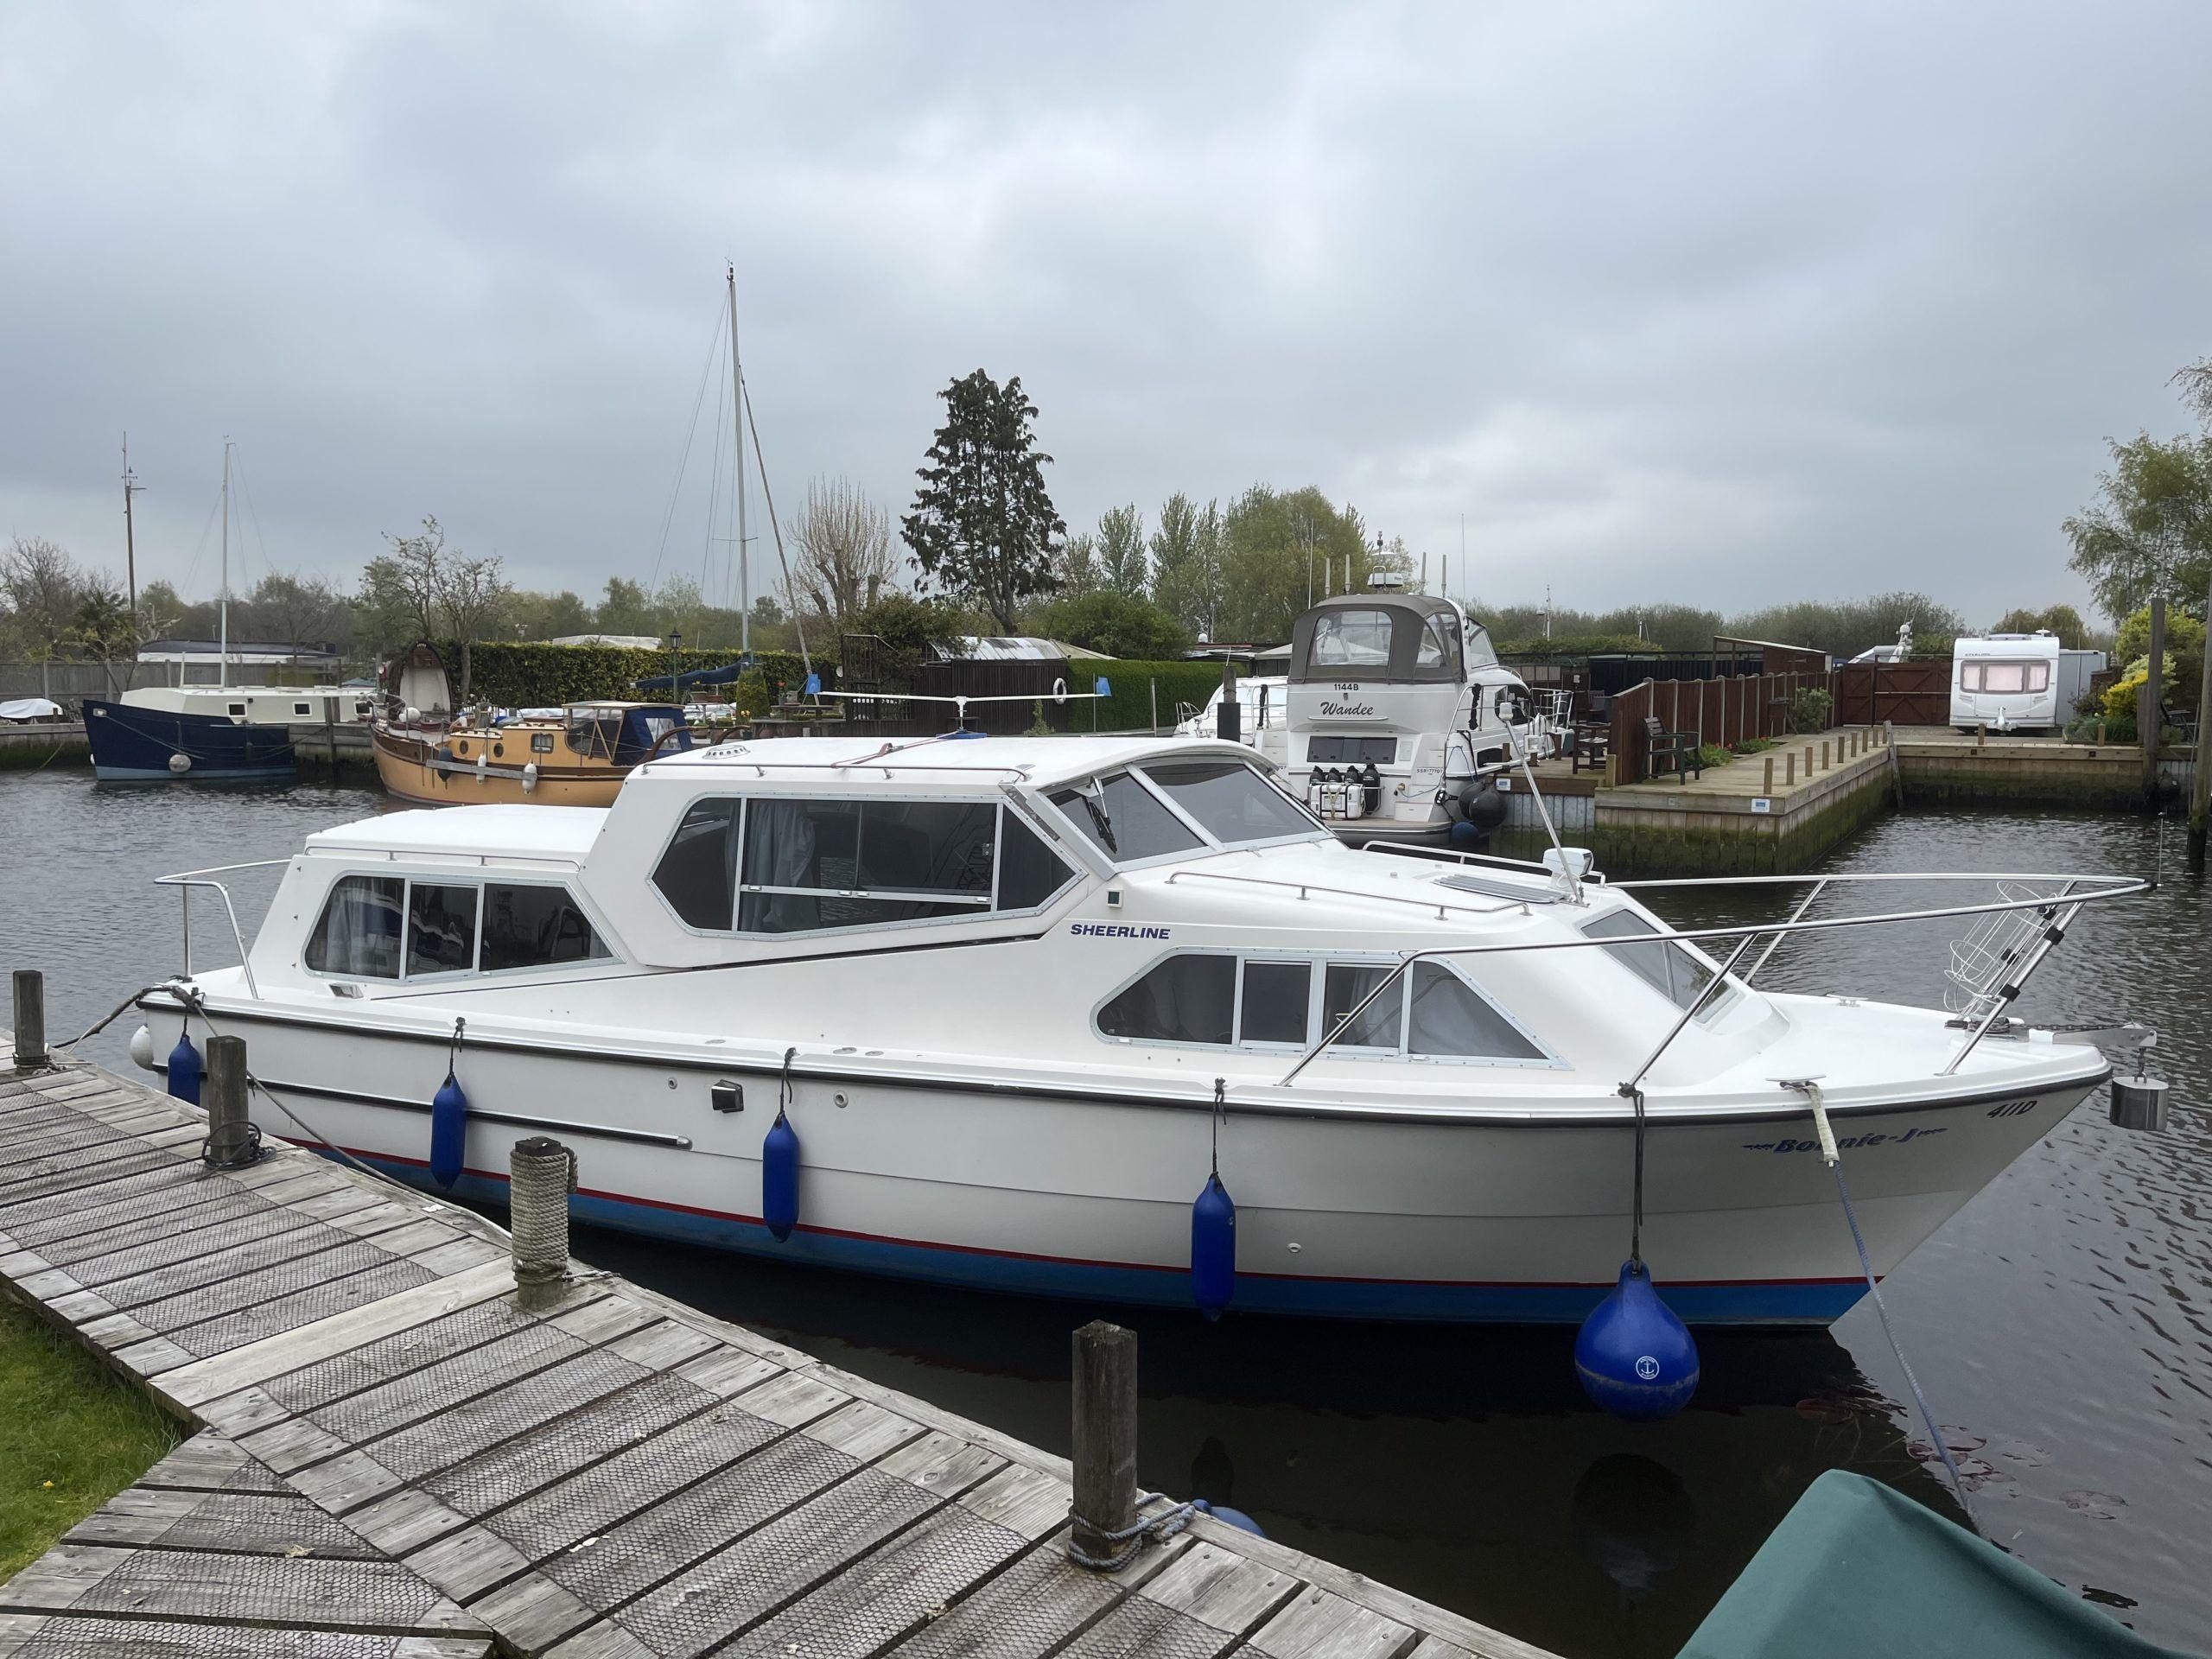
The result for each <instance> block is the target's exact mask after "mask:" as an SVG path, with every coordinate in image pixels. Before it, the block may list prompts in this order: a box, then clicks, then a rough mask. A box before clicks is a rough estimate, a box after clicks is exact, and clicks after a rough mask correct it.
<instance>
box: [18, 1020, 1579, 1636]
mask: <svg viewBox="0 0 2212 1659" xmlns="http://www.w3.org/2000/svg"><path fill="white" fill-rule="evenodd" d="M34 988H35V987H34ZM24 989H25V988H23V987H21V986H19V993H18V998H17V1009H18V1014H17V1027H18V1028H19V1031H20V1032H21V1036H20V1038H18V1039H16V1040H15V1046H14V1049H13V1052H10V1054H9V1056H8V1058H7V1060H6V1062H5V1063H4V1064H0V1289H4V1290H5V1291H6V1292H7V1293H8V1294H11V1295H13V1296H14V1297H16V1299H17V1300H22V1301H23V1302H25V1303H27V1304H28V1305H29V1306H32V1307H34V1308H35V1309H37V1310H39V1311H40V1312H41V1313H43V1314H44V1315H45V1317H47V1318H48V1319H50V1320H52V1321H54V1323H56V1324H58V1325H61V1326H63V1327H65V1328H67V1329H68V1330H70V1331H72V1332H74V1333H75V1334H76V1335H77V1336H78V1337H79V1338H81V1339H82V1340H83V1341H85V1342H86V1343H87V1344H91V1345H92V1346H93V1347H95V1348H96V1349H97V1350H98V1351H100V1352H101V1353H103V1354H104V1355H105V1357H107V1358H108V1359H109V1360H110V1361H111V1363H113V1364H114V1365H116V1366H117V1367H118V1368H119V1369H120V1370H123V1371H124V1372H127V1373H128V1374H130V1376H133V1377H136V1378H137V1379H139V1380H140V1381H141V1382H142V1383H143V1386H144V1387H145V1388H146V1389H148V1390H149V1392H150V1393H151V1394H152V1395H154V1396H155V1397H156V1399H157V1400H159V1401H161V1402H163V1403H164V1404H165V1405H166V1406H167V1407H168V1408H170V1409H171V1410H172V1411H173V1412H175V1414H177V1415H179V1416H180V1417H181V1418H182V1419H184V1420H185V1421H187V1422H188V1423H189V1424H190V1425H192V1426H193V1427H194V1428H195V1429H196V1430H197V1432H196V1433H194V1435H193V1437H192V1438H191V1439H189V1440H187V1441H186V1442H185V1443H184V1444H183V1445H182V1446H180V1447H179V1448H178V1450H177V1451H176V1452H174V1453H173V1454H172V1455H171V1456H169V1457H168V1458H167V1459H164V1460H163V1461H162V1463H160V1464H159V1465H156V1467H155V1468H154V1469H152V1470H151V1471H149V1472H148V1473H147V1475H146V1476H145V1477H144V1478H143V1479H142V1480H141V1481H140V1482H139V1483H138V1484H137V1485H135V1486H133V1487H132V1488H130V1490H129V1491H125V1492H124V1493H123V1494H122V1495H121V1496H119V1497H117V1498H116V1499H115V1500H114V1501H113V1502H112V1503H109V1504H108V1505H107V1506H106V1507H105V1508H104V1509H102V1510H100V1511H99V1513H98V1514H96V1515H94V1516H92V1517H90V1518H89V1519H88V1520H86V1522H84V1523H83V1524H82V1525H80V1526H79V1527H78V1528H76V1529H74V1530H73V1531H72V1532H71V1533H70V1534H69V1535H67V1537H66V1538H65V1539H64V1540H63V1541H61V1543H60V1545H58V1546H57V1547H56V1548H54V1550H53V1551H51V1552H50V1553H49V1554H47V1555H46V1556H45V1557H44V1558H43V1559H41V1560H38V1561H36V1562H35V1563H33V1564H32V1565H31V1566H30V1567H27V1568H25V1569H24V1570H23V1571H22V1573H19V1574H18V1575H17V1576H16V1578H15V1579H14V1580H12V1581H10V1583H8V1584H7V1585H5V1586H0V1659H95V1656H118V1659H120V1656H124V1655H130V1656H134V1659H156V1656H178V1659H184V1656H190V1659H222V1656H232V1655H238V1656H245V1655H255V1656H260V1655H281V1656H318V1659H320V1656H330V1659H474V1656H480V1655H491V1654H520V1655H540V1654H545V1655H556V1656H559V1659H662V1656H678V1655H702V1654H709V1653H713V1654H728V1655H762V1656H777V1659H867V1656H878V1655H883V1656H893V1655H895V1656H899V1659H956V1656H970V1659H986V1656H988V1659H1001V1656H1005V1659H1014V1656H1038V1659H1043V1656H1047V1655H1062V1654H1065V1655H1068V1656H1071V1659H1108V1656H1138V1655H1159V1656H1163V1659H1214V1656H1226V1655H1230V1654H1232V1653H1233V1654H1239V1655H1244V1654H1249V1655H1254V1656H1270V1659H1469V1656H1481V1659H1549V1656H1548V1655H1545V1654H1543V1653H1541V1651H1540V1650H1539V1649H1535V1648H1533V1647H1530V1646H1529V1645H1528V1644H1526V1643H1521V1642H1518V1641H1516V1640H1514V1639H1513V1638H1511V1637H1505V1636H1502V1635H1500V1634H1498V1633H1497V1632H1496V1631H1493V1630H1487V1629H1485V1628H1484V1627H1483V1626H1481V1625H1479V1624H1475V1623H1473V1622H1472V1621H1471V1620H1468V1619H1465V1618H1460V1617H1459V1616H1457V1615H1455V1614H1452V1613H1450V1612H1447V1611H1445V1610H1443V1609H1441V1608H1438V1607H1434V1606H1431V1605H1427V1604H1426V1603H1423V1602H1421V1601H1420V1600H1418V1599H1414V1598H1413V1597H1411V1596H1408V1595H1405V1594H1402V1593H1401V1592H1396V1591H1393V1590H1391V1589H1389V1588H1388V1587H1386V1586H1382V1585H1379V1584H1376V1583H1374V1582H1373V1581H1371V1580H1368V1579H1365V1578H1363V1577H1362V1576H1361V1575H1359V1574H1357V1573H1351V1572H1348V1571H1346V1570H1344V1569H1343V1568H1341V1567H1333V1566H1331V1565H1329V1564H1328V1563H1326V1562H1324V1561H1319V1560H1314V1559H1313V1558H1312V1557H1310V1556H1307V1555H1305V1554H1301V1553H1300V1552H1298V1551H1296V1550H1294V1549H1291V1548H1286V1547H1285V1546H1283V1545H1281V1544H1279V1543H1274V1542H1272V1541H1268V1540H1265V1539H1262V1538H1258V1537H1255V1536H1253V1535H1249V1534H1247V1533H1244V1532H1242V1531H1240V1530H1237V1529H1235V1528H1232V1527H1230V1526H1227V1525H1225V1524H1224V1523H1222V1522H1218V1521H1216V1520H1214V1519H1212V1518H1211V1517H1209V1516H1196V1517H1192V1519H1191V1520H1190V1522H1189V1524H1188V1525H1187V1527H1186V1529H1184V1530H1182V1531H1181V1532H1179V1534H1177V1535H1174V1536H1173V1537H1172V1538H1168V1539H1166V1540H1165V1541H1147V1542H1145V1543H1144V1545H1143V1547H1142V1548H1141V1549H1140V1550H1139V1551H1137V1552H1136V1553H1135V1559H1134V1560H1132V1561H1131V1562H1130V1563H1129V1565H1128V1566H1127V1567H1125V1568H1124V1569H1123V1570H1122V1571H1120V1572H1118V1573H1102V1572H1098V1571H1095V1570H1092V1569H1090V1568H1087V1567H1080V1566H1077V1565H1075V1564H1073V1563H1072V1562H1071V1560H1070V1559H1069V1554H1068V1534H1069V1527H1070V1516H1071V1499H1072V1495H1071V1479H1079V1480H1081V1481H1082V1482H1083V1490H1084V1492H1085V1494H1086V1497H1085V1502H1086V1503H1091V1504H1096V1503H1109V1504H1110V1503H1112V1502H1113V1501H1114V1500H1113V1497H1112V1494H1113V1493H1114V1492H1115V1491H1116V1490H1118V1491H1120V1492H1121V1493H1122V1501H1123V1502H1125V1503H1128V1504H1129V1505H1130V1506H1132V1511H1133V1510H1134V1505H1135V1486H1134V1482H1135V1448H1134V1408H1135V1391H1134V1390H1135V1382H1134V1377H1135V1371H1134V1360H1133V1358H1132V1357H1129V1356H1128V1355H1125V1354H1119V1353H1118V1351H1115V1352H1109V1351H1107V1350H1108V1349H1113V1348H1114V1346H1115V1344H1114V1343H1113V1341H1112V1340H1111V1338H1112V1336H1115V1335H1118V1336H1121V1337H1126V1333H1112V1332H1111V1327H1103V1326H1095V1327H1090V1328H1089V1329H1087V1330H1086V1332H1082V1333H1078V1336H1077V1345H1078V1352H1083V1351H1084V1344H1085V1343H1086V1342H1088V1343H1090V1344H1091V1347H1092V1349H1093V1350H1095V1351H1096V1353H1097V1355H1098V1356H1099V1360H1098V1363H1097V1364H1096V1366H1093V1365H1092V1364H1090V1363H1085V1364H1084V1365H1083V1366H1081V1367H1080V1368H1079V1376H1078V1382H1079V1383H1081V1382H1084V1381H1085V1380H1086V1379H1089V1380H1090V1388H1091V1393H1090V1396H1089V1397H1087V1398H1086V1397H1084V1396H1082V1395H1078V1398H1077V1435H1076V1442H1077V1450H1078V1452H1079V1454H1082V1455H1083V1456H1084V1458H1085V1459H1086V1462H1085V1466H1084V1470H1083V1471H1080V1472H1078V1471H1071V1466H1070V1465H1069V1463H1068V1461H1067V1460H1066V1459H1060V1458H1056V1457H1053V1456H1052V1455H1050V1454H1048V1453H1046V1452H1042V1451H1039V1450H1038V1449H1037V1448H1035V1447H1033V1446H1025V1445H1023V1444H1021V1443H1020V1442H1019V1441H1016V1440H1012V1439H1010V1438H1008V1437H1007V1436H1006V1435H1003V1434H1001V1433H996V1432H995V1431H993V1430H991V1429H989V1428H988V1427H983V1426H982V1425H981V1424H977V1423H974V1422H969V1421H965V1420H963V1419H962V1418H959V1417H957V1416H955V1415H953V1414H950V1413H948V1412H944V1411H941V1410H939V1409H938V1408H935V1407H933V1406H931V1405H929V1404H927V1403H926V1402H923V1401H920V1400H917V1399H913V1398H912V1397H910V1396H907V1395H902V1394H899V1393H897V1392H895V1391H893V1390H892V1389H885V1388H881V1387H880V1386H878V1385H876V1384H874V1383H869V1382H867V1381H865V1380H864V1379H862V1378H860V1377H857V1376H850V1375H849V1374H847V1373H845V1372H842V1371H839V1370H836V1369H834V1368H832V1367H829V1366H827V1365H824V1364H822V1363H819V1362H818V1361H817V1360H815V1359H813V1358H811V1357H809V1356H807V1355H805V1354H803V1353H799V1352H797V1351H793V1350H791V1349H789V1348H786V1347H784V1346H782V1345H780V1344H777V1343H774V1342H772V1341H769V1340H767V1339H766V1338H763V1337H760V1336H759V1335H757V1334H755V1333H753V1332H749V1331H747V1330H744V1329H742V1328H741V1327H739V1326H735V1325H728V1324H726V1323H723V1322H721V1321H719V1320H716V1319H710V1318H709V1317H707V1316H706V1315H704V1314H702V1313H698V1312H696V1311H695V1310H693V1309H690V1308H687V1307H684V1306H680V1305H678V1304H677V1303H675V1302H672V1301H670V1300H667V1299H665V1298H663V1297H661V1296H658V1295H657V1294H653V1293H652V1292H650V1291H647V1290H645V1289H643V1288H641V1287H638V1286H635V1285H632V1284H630V1283H627V1282H626V1281H623V1280H621V1279H620V1278H617V1277H615V1276H613V1275H612V1274H605V1273H601V1272H596V1271H594V1270H592V1269H590V1268H586V1267H583V1266H582V1265H581V1264H578V1263H576V1262H573V1261H571V1260H569V1258H568V1257H567V1255H566V1253H565V1246H564V1245H563V1246H561V1247H560V1248H558V1249H556V1256H555V1260H556V1263H557V1264H558V1266H557V1267H556V1271H555V1276H554V1279H553V1281H552V1282H551V1283H550V1284H545V1285H543V1286H540V1285H538V1284H537V1281H536V1280H535V1279H534V1278H533V1277H532V1276H531V1274H530V1273H529V1271H528V1270H527V1269H526V1271H525V1274H524V1279H525V1282H524V1285H523V1286H522V1287H520V1294H518V1282H517V1274H516V1259H517V1257H516V1251H515V1249H513V1248H512V1247H511V1243H510V1241H509V1239H508V1236H507V1235H506V1234H505V1232H504V1230H501V1229H499V1228H498V1227H495V1226H494V1225H493V1224H491V1223H489V1222H487V1221H485V1220H484V1219H482V1218H481V1217H478V1216H476V1215H474V1214H473V1213H472V1212H470V1211H465V1210H461V1209H459V1208H456V1207H454V1206H452V1205H447V1204H444V1203H442V1202H439V1201H437V1200H435V1199H432V1198H426V1197H425V1196H423V1194H420V1193H418V1192H413V1191H411V1190H410V1189H407V1188H404V1187H401V1186H398V1185H395V1184H392V1183H390V1182H386V1181H385V1180H383V1179H380V1178H378V1177H374V1176H372V1175H371V1174H368V1173H363V1172H360V1171H358V1170H354V1169H352V1168H348V1167H346V1166H341V1165H338V1164H334V1163H332V1162H328V1161H327V1160H324V1159H322V1158H321V1157H319V1156H316V1155H315V1154H309V1153H308V1152H305V1151H303V1150H301V1149H299V1148H297V1147H292V1146H289V1145H288V1144H286V1143H285V1142H283V1141H279V1140H277V1138H275V1137H274V1136H268V1137H264V1139H263V1141H262V1142H261V1155H260V1156H259V1157H258V1159H257V1160H255V1161H253V1162H251V1163H250V1164H246V1165H245V1166H241V1167H236V1168H224V1167H213V1166H210V1163H209V1161H208V1160H207V1159H206V1158H205V1157H203V1147H206V1146H207V1145H208V1144H209V1143H210V1141H211V1139H212V1141H213V1142H214V1143H215V1147H216V1150H217V1152H218V1153H219V1152H220V1151H222V1150H223V1149H225V1148H226V1147H228V1146H230V1145H231V1144H232V1142H233V1141H234V1139H235V1135H234V1129H233V1123H232V1119H233V1116H235V1115H236V1114H238V1113H239V1112H242V1110H243V1105H244V1100H245V1079H244V1070H243V1061H242V1058H233V1057H232V1056H230V1055H226V1057H225V1061H224V1065H223V1066H221V1067H219V1068H218V1067H215V1066H213V1065H211V1072H210V1087H211V1089H218V1090H219V1089H221V1088H222V1087H223V1086H224V1084H226V1081H227V1079H226V1078H219V1077H217V1076H216V1075H215V1073H216V1072H217V1071H218V1070H220V1071H225V1072H226V1073H228V1072H229V1071H232V1068H235V1071H236V1076H237V1078H238V1081H237V1082H236V1083H235V1084H231V1085H230V1087H231V1088H232V1089H234V1090H235V1096H236V1098H235V1100H234V1101H233V1102H232V1103H231V1104H228V1105H226V1104H225V1103H224V1102H223V1101H221V1100H218V1099H216V1098H215V1097H214V1096H211V1101H210V1103H211V1106H212V1107H213V1109H214V1111H215V1115H216V1118H217V1120H218V1121H217V1122H215V1123H214V1124H213V1126H212V1127H213V1135H212V1137H211V1123H210V1121H209V1118H208V1116H207V1115H205V1114H203V1113H201V1112H200V1111H199V1110H198V1109H192V1108H188V1107H185V1106H182V1105H181V1104H180V1103H177V1102H175V1101H173V1100H170V1099H169V1098H168V1097H167V1096H164V1095H162V1094H160V1093H157V1092H156V1091H155V1090H152V1089H149V1088H148V1087H147V1086H145V1085H144V1084H140V1083H137V1082H136V1081H133V1080H129V1079H125V1078H123V1077H117V1076H115V1075H113V1074H111V1073H109V1072H106V1071H102V1070H100V1069H99V1068H98V1067H96V1066H92V1065H86V1064H84V1063H81V1062H78V1061H75V1060H71V1059H67V1058H62V1057H58V1056H50V1055H48V1054H47V1053H46V1052H45V1047H44V1044H43V1041H42V1040H41V1038H40V1037H39V1035H38V1033H37V1024H38V1020H39V1008H38V998H37V997H36V996H35V995H29V996H28V997H27V996H26V995H24ZM26 1015H28V1016H29V1017H26ZM218 1040H219V1041H223V1042H229V1041H234V1040H236V1039H218ZM211 1046H212V1045H211ZM212 1058H213V1057H211V1059H212ZM218 1161H219V1160H218ZM519 1167H520V1161H519V1159H518V1168H519ZM556 1190H557V1189H556ZM520 1197H521V1194H520V1192H519V1191H518V1201H519V1199H520ZM556 1202H559V1203H562V1204H564V1203H565V1199H558V1200H556ZM520 1231H524V1229H520V1228H518V1232H520ZM1097 1332H1107V1333H1109V1338H1108V1339H1107V1340H1106V1342H1105V1344H1104V1346H1103V1347H1101V1346H1100V1339H1099V1338H1098V1337H1097V1336H1096V1333H1097ZM1130 1340H1131V1341H1132V1342H1133V1339H1130ZM1094 1370H1095V1371H1096V1373H1097V1376H1096V1377H1094V1376H1092V1373H1093V1372H1094ZM1101 1378H1103V1379H1104V1380H1103V1381H1102V1380H1099V1379H1101ZM1117 1390H1118V1392H1117ZM1102 1495H1103V1496H1102ZM1162 1507H1163V1505H1162V1504H1161V1503H1160V1502H1158V1501H1154V1502H1153V1503H1150V1505H1149V1506H1148V1508H1147V1510H1146V1511H1145V1513H1146V1514H1148V1515H1156V1514H1158V1513H1160V1510H1161V1509H1162ZM1127 1512H1131V1511H1125V1513H1127ZM1089 1518H1090V1519H1093V1520H1095V1521H1096V1522H1097V1524H1098V1525H1099V1526H1100V1527H1101V1528H1111V1527H1112V1526H1113V1524H1114V1518H1115V1517H1114V1516H1112V1514H1111V1513H1110V1510H1109V1513H1108V1514H1107V1515H1105V1516H1096V1515H1095V1514H1093V1515H1091V1516H1090V1517H1089ZM1086 1536H1087V1537H1088V1536H1089V1535H1086Z"/></svg>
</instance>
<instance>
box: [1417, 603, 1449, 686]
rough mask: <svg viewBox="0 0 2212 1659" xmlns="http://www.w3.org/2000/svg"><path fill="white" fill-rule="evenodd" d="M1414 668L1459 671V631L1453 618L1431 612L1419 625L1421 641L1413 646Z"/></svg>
mask: <svg viewBox="0 0 2212 1659" xmlns="http://www.w3.org/2000/svg"><path fill="white" fill-rule="evenodd" d="M1414 667H1415V668H1448V669H1450V670H1451V671H1452V677H1454V678H1457V677H1459V627H1458V625H1457V622H1456V620H1454V619H1452V618H1450V617H1446V616H1440V615H1435V614H1431V615H1430V616H1429V617H1428V618H1427V620H1424V621H1423V622H1422V623H1421V643H1420V644H1419V645H1416V646H1415V647H1414Z"/></svg>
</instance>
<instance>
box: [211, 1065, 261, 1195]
mask: <svg viewBox="0 0 2212 1659" xmlns="http://www.w3.org/2000/svg"><path fill="white" fill-rule="evenodd" d="M247 1087H248V1085H247V1082H246V1073H245V1038H243V1037H210V1038H209V1039H207V1075H206V1077H205V1078H204V1079H203V1080H202V1082H201V1084H200V1105H201V1106H202V1107H204V1108H206V1109H207V1141H205V1142H204V1143H203V1144H202V1145H201V1147H200V1162H201V1163H203V1164H205V1165H207V1167H208V1168H210V1169H244V1168H245V1166H247V1165H248V1164H251V1163H256V1162H257V1161H259V1160H260V1157H261V1131H260V1130H258V1129H257V1128H254V1126H253V1125H252V1124H251V1122H248V1121H247V1119H246V1090H247Z"/></svg>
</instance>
